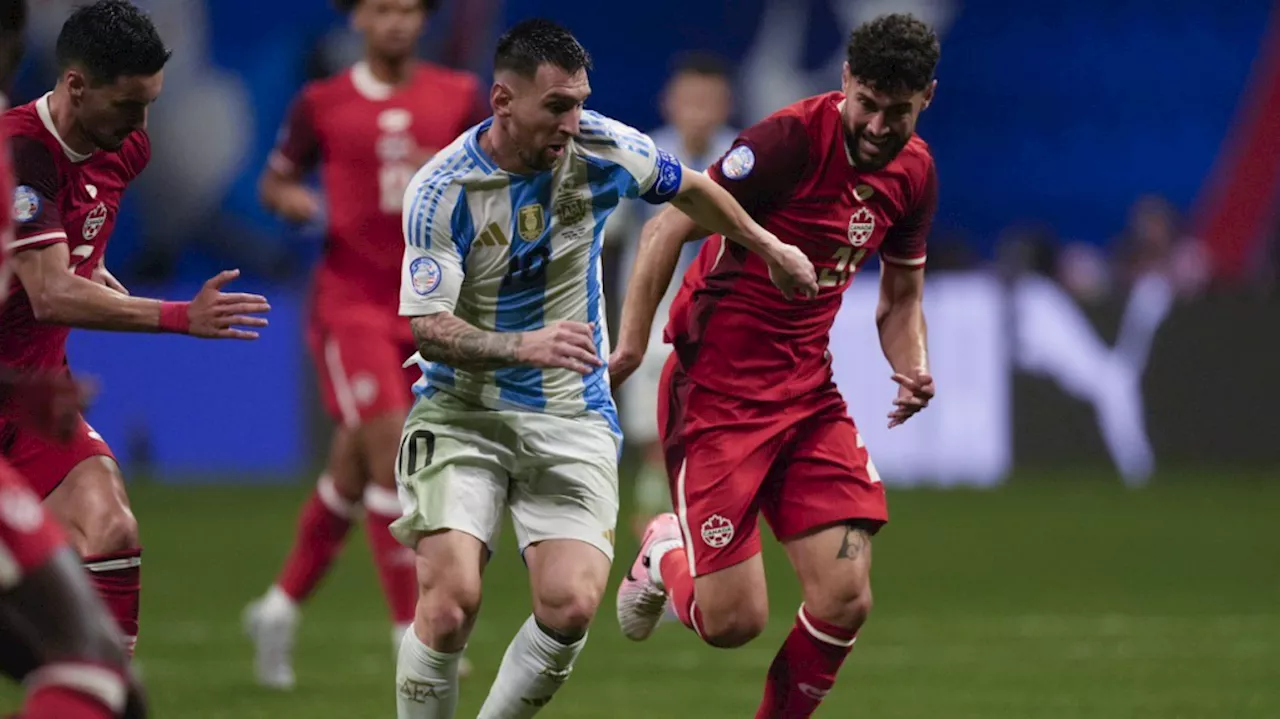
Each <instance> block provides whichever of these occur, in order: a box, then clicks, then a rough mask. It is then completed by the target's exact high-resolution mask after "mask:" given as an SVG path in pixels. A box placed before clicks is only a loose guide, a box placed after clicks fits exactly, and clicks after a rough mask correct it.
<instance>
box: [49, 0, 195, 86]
mask: <svg viewBox="0 0 1280 719" xmlns="http://www.w3.org/2000/svg"><path fill="white" fill-rule="evenodd" d="M56 54H57V57H58V67H60V68H62V69H63V70H65V69H67V68H68V67H70V66H72V65H79V66H80V67H82V68H83V69H84V71H85V72H86V73H87V74H88V77H89V81H90V82H91V83H93V84H95V85H101V84H108V83H112V82H115V81H116V80H117V79H118V78H120V77H129V76H133V75H154V74H156V73H157V72H160V71H161V70H163V69H164V66H165V63H167V62H169V56H170V55H171V54H172V52H171V51H170V50H168V49H167V48H165V46H164V41H163V40H161V39H160V33H159V32H157V31H156V26H155V25H154V24H152V22H151V18H149V17H147V16H146V15H145V14H143V12H142V11H141V10H139V9H138V8H136V7H134V5H133V3H130V2H128V1H127V0H98V2H95V3H93V4H92V5H86V6H84V7H82V8H79V9H77V10H76V11H75V12H73V13H71V17H69V18H67V21H66V22H65V23H63V24H62V32H60V33H58V44H57V50H56Z"/></svg>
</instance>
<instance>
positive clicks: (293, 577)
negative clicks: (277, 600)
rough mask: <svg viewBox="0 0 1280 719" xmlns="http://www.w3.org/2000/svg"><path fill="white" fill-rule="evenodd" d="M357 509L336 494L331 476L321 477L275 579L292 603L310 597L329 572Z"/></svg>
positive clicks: (304, 508)
mask: <svg viewBox="0 0 1280 719" xmlns="http://www.w3.org/2000/svg"><path fill="white" fill-rule="evenodd" d="M357 508H358V505H356V504H354V503H353V502H350V501H348V500H347V499H345V498H344V497H343V496H342V495H341V494H339V493H338V490H337V489H336V488H335V487H334V482H333V479H332V478H331V477H329V476H328V475H325V476H323V477H321V478H320V481H319V482H318V483H317V484H316V489H315V491H314V492H313V493H312V494H311V496H310V497H308V498H307V503H306V504H305V505H304V506H303V508H302V514H301V516H299V517H298V529H297V534H296V536H295V537H294V543H293V547H292V549H290V551H289V556H288V558H287V559H286V560H285V563H284V567H283V568H282V569H281V570H280V576H279V577H277V579H276V586H277V587H279V588H280V589H281V590H282V591H283V593H284V594H285V595H287V597H288V598H289V599H290V600H292V601H293V602H294V603H298V602H301V601H303V600H305V599H306V598H307V597H309V596H311V593H312V592H313V591H315V588H316V586H318V585H319V584H320V580H322V579H324V576H325V574H327V573H328V571H329V567H330V566H331V565H332V564H333V560H334V559H335V558H336V557H337V556H338V552H339V551H340V550H341V549H342V544H343V541H344V540H345V539H346V536H347V531H348V530H349V529H350V528H351V521H352V518H353V516H354V515H355V512H356V510H357Z"/></svg>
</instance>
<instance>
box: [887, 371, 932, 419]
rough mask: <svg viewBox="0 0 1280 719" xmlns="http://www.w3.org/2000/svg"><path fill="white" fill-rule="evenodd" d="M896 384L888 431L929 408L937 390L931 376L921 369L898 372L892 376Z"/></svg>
mask: <svg viewBox="0 0 1280 719" xmlns="http://www.w3.org/2000/svg"><path fill="white" fill-rule="evenodd" d="M893 381H894V382H897V383H898V398H897V399H895V400H894V401H893V406H894V409H893V411H892V412H890V413H889V429H893V428H894V427H897V426H898V425H900V424H902V423H903V422H906V421H907V420H909V419H911V418H912V417H913V416H915V414H916V413H917V412H919V411H920V410H922V409H924V408H925V407H928V406H929V400H931V399H933V396H934V394H935V393H936V392H937V388H935V387H934V384H933V376H932V375H930V374H929V373H928V372H926V371H925V370H923V369H914V370H910V371H909V372H906V373H902V372H899V373H897V374H894V375H893Z"/></svg>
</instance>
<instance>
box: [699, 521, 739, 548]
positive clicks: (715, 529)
mask: <svg viewBox="0 0 1280 719" xmlns="http://www.w3.org/2000/svg"><path fill="white" fill-rule="evenodd" d="M702 541H704V542H706V543H707V546H708V547H711V548H712V549H720V548H721V547H725V546H728V544H729V542H731V541H733V522H730V521H729V520H727V519H725V518H724V517H721V516H720V515H718V514H713V515H711V516H710V517H707V521H705V522H703V523H702Z"/></svg>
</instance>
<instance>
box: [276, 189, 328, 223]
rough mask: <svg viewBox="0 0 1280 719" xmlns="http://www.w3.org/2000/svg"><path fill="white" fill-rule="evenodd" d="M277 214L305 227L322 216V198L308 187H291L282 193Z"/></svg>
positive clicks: (278, 201)
mask: <svg viewBox="0 0 1280 719" xmlns="http://www.w3.org/2000/svg"><path fill="white" fill-rule="evenodd" d="M276 213H277V214H279V215H280V216H281V217H283V218H284V219H285V220H287V221H289V222H292V223H294V224H298V225H305V224H307V223H308V222H311V220H313V219H315V217H316V216H318V215H319V214H320V198H319V197H317V196H316V193H314V192H312V191H311V190H309V189H307V188H306V187H302V186H301V185H294V186H290V187H288V188H286V189H284V190H282V191H281V192H280V198H279V199H278V200H277V202H276Z"/></svg>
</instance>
